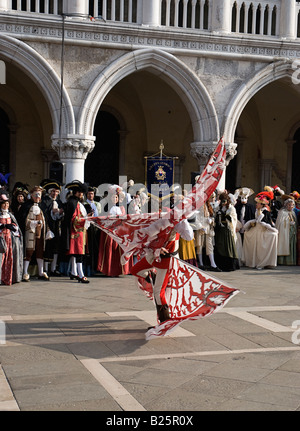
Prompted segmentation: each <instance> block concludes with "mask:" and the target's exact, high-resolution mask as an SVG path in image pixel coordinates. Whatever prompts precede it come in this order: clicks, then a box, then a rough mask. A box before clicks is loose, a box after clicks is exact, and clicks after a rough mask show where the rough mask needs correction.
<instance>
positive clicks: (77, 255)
mask: <svg viewBox="0 0 300 431" xmlns="http://www.w3.org/2000/svg"><path fill="white" fill-rule="evenodd" d="M130 185H132V180H131V183H130V182H129V183H127V184H124V185H122V186H119V185H111V186H110V188H109V189H108V191H107V193H106V194H105V195H103V196H97V188H95V187H89V186H87V185H86V184H83V183H81V182H80V181H77V180H74V181H72V182H70V183H68V184H66V185H65V186H64V190H65V192H67V194H66V195H65V196H64V199H63V200H62V199H61V198H60V195H61V192H62V186H61V185H60V184H59V183H58V182H57V181H55V180H52V179H45V180H43V181H42V182H41V183H40V184H39V185H38V186H34V187H29V186H28V185H26V184H23V183H21V182H18V183H16V184H15V186H14V187H13V190H12V192H11V193H9V192H8V190H7V189H8V188H7V187H6V185H5V184H2V187H1V189H0V283H1V284H4V285H12V284H14V283H17V282H20V281H24V282H29V281H30V280H31V279H32V278H33V277H38V279H39V280H44V281H49V280H50V278H51V277H59V276H61V275H67V276H68V277H70V279H71V280H74V281H77V282H80V283H88V282H89V279H88V277H90V276H93V275H97V274H103V275H106V276H112V277H116V276H119V275H121V274H131V273H134V274H135V273H136V268H138V269H139V267H135V269H134V270H132V268H133V266H134V264H137V259H138V258H137V256H134V255H133V256H132V257H131V258H130V259H129V261H128V262H127V263H126V265H121V262H120V256H121V254H122V250H121V248H120V246H119V245H118V244H117V243H116V242H115V241H114V240H113V239H112V238H111V237H110V236H109V235H107V234H106V233H105V232H103V231H102V230H100V229H98V228H97V227H96V226H95V225H94V224H93V223H92V222H91V221H89V220H87V219H86V217H87V216H94V217H97V216H101V215H108V214H111V215H120V216H121V215H124V214H128V213H131V214H142V213H148V212H149V211H150V210H153V208H156V207H155V205H150V198H149V196H148V194H147V192H146V191H145V190H140V191H137V192H136V193H134V195H131V194H130V193H129V190H130ZM254 195H255V198H254V202H255V204H254V203H253V204H252V203H249V197H250V196H254ZM182 199H184V192H183V193H182V194H176V193H175V191H174V195H173V196H172V199H171V204H172V205H176V203H177V202H179V201H180V200H182ZM152 203H153V202H152ZM299 222H300V194H299V193H298V192H296V191H294V192H292V193H290V194H285V193H284V192H283V191H282V190H281V189H280V188H279V187H277V186H275V187H270V186H266V187H265V188H264V190H263V191H262V192H260V193H257V194H255V193H254V191H253V190H252V189H250V188H248V187H242V188H238V189H237V190H235V191H234V192H233V193H229V192H228V191H226V190H225V191H222V192H218V191H215V192H214V193H213V194H212V195H211V197H210V198H209V200H208V201H207V202H206V203H205V204H204V205H203V206H202V207H201V208H200V210H199V211H196V212H195V213H194V214H193V216H192V217H191V218H190V219H188V220H187V222H184V223H185V224H188V225H186V226H185V230H186V231H187V232H189V234H188V235H183V234H182V235H181V237H180V239H179V250H178V253H179V256H180V258H181V259H183V260H185V261H188V262H189V263H191V264H193V265H195V266H197V267H199V268H201V269H203V270H205V271H216V272H221V271H234V270H237V269H239V268H240V267H241V266H246V267H250V268H257V269H262V268H266V267H270V268H274V267H276V266H277V265H299V264H300V252H299V250H300V237H299V229H300V228H299V226H300V224H299ZM190 232H192V236H191V234H190ZM171 252H172V253H174V252H177V250H172V251H171ZM165 253H170V250H168V251H167V252H165ZM159 305H161V304H159Z"/></svg>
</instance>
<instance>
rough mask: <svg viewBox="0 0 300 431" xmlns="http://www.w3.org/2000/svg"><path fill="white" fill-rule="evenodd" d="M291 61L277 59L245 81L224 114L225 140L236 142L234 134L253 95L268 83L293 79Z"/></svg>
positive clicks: (223, 128)
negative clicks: (288, 78) (282, 79)
mask: <svg viewBox="0 0 300 431" xmlns="http://www.w3.org/2000/svg"><path fill="white" fill-rule="evenodd" d="M292 73H293V69H292V65H291V62H286V61H277V62H276V63H272V64H269V65H268V66H266V67H264V68H263V69H262V70H261V71H260V72H258V73H256V74H255V76H252V77H251V78H250V79H249V80H248V82H244V83H243V84H242V85H241V86H240V87H239V89H238V90H237V92H236V93H235V95H234V96H233V98H232V99H231V102H230V103H229V105H228V107H227V110H226V111H225V115H224V122H223V125H222V130H223V131H224V132H223V136H224V139H225V142H234V135H235V131H236V127H237V123H238V121H239V118H240V116H241V114H242V112H243V110H244V108H245V106H246V105H247V103H248V102H249V101H250V100H251V99H252V97H253V96H254V95H255V94H256V93H257V92H258V91H259V90H261V89H262V88H263V87H265V86H266V85H268V84H270V83H272V82H274V81H276V80H279V79H281V78H286V77H290V78H291V79H292Z"/></svg>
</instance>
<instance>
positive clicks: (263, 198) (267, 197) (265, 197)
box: [254, 191, 274, 205]
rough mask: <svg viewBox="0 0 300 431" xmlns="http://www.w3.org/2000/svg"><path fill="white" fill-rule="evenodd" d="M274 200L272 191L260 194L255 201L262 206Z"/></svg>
mask: <svg viewBox="0 0 300 431" xmlns="http://www.w3.org/2000/svg"><path fill="white" fill-rule="evenodd" d="M272 199H274V193H273V192H272V191H263V192H260V193H258V194H257V195H256V197H255V199H254V200H255V201H256V202H260V203H261V204H264V205H268V204H269V203H270V201H271V200H272Z"/></svg>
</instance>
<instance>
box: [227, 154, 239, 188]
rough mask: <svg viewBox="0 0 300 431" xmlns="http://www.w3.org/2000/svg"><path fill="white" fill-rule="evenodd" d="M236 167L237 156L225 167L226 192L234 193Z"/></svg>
mask: <svg viewBox="0 0 300 431" xmlns="http://www.w3.org/2000/svg"><path fill="white" fill-rule="evenodd" d="M236 169H237V156H235V157H234V158H233V159H232V160H230V162H229V164H228V166H227V167H226V173H225V175H226V177H225V183H226V184H225V188H226V190H227V191H228V193H232V194H234V191H235V190H236V188H237V185H236Z"/></svg>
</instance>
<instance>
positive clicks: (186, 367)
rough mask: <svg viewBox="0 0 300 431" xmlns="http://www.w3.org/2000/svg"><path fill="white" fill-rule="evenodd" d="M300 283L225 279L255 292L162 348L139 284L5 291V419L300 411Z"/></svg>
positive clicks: (288, 273)
mask: <svg viewBox="0 0 300 431" xmlns="http://www.w3.org/2000/svg"><path fill="white" fill-rule="evenodd" d="M214 275H215V274H214ZM299 276H300V267H277V268H276V269H273V270H260V271H259V270H253V269H241V270H239V271H235V272H230V273H220V274H218V277H219V278H220V279H222V280H223V281H226V282H228V283H230V284H231V285H232V286H233V287H237V288H239V289H241V290H242V291H243V293H239V294H238V295H236V296H235V297H234V298H233V299H232V300H231V301H230V302H229V303H228V304H227V305H226V307H224V308H223V309H222V310H221V311H220V312H218V313H216V314H214V315H212V316H210V317H207V318H205V319H201V320H198V321H194V322H185V323H184V324H182V325H181V327H180V328H179V329H177V330H175V331H174V333H173V334H171V335H170V336H168V337H164V338H161V339H155V340H150V341H146V340H145V332H146V330H147V327H148V326H149V324H151V323H153V322H154V321H155V311H154V307H153V304H152V302H151V301H149V300H148V299H147V298H146V297H145V296H144V294H143V293H142V292H141V291H139V289H138V288H137V287H136V285H135V280H134V278H133V277H132V276H124V277H118V278H108V277H104V276H96V277H93V278H90V280H91V282H90V284H87V285H85V284H80V283H77V282H76V281H71V280H69V279H68V278H66V277H62V278H55V279H54V278H53V279H52V280H51V281H50V282H42V281H37V280H32V281H31V282H30V283H24V282H23V283H19V284H17V285H13V286H10V287H8V286H0V320H1V321H2V330H3V328H4V329H5V331H6V338H5V340H3V339H2V340H1V338H0V410H1V411H4V410H21V411H38V410H43V411H45V410H48V411H49V410H50V411H59V410H64V411H70V410H72V411H75V410H77V411H84V410H97V411H107V412H120V413H121V412H122V411H140V412H142V411H148V412H157V411H160V412H162V411H163V412H176V411H177V412H178V411H181V412H183V411H190V412H191V411H195V412H196V411H197V412H198V411H213V410H218V411H239V410H243V411H245V410H249V411H257V410H263V411H271V410H273V411H282V410H284V411H295V410H300V365H299V364H300V362H299V359H300V344H298V343H300V333H298V332H297V329H299V328H300V285H299ZM296 321H298V322H296ZM293 322H294V326H295V327H294V328H292V325H293ZM299 332H300V331H299ZM292 337H294V338H293V341H294V342H293V341H292Z"/></svg>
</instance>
